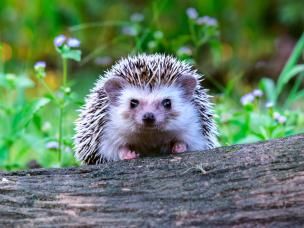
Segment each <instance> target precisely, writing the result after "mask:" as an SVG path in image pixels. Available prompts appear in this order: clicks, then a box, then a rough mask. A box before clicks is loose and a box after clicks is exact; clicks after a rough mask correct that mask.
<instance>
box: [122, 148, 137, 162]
mask: <svg viewBox="0 0 304 228" xmlns="http://www.w3.org/2000/svg"><path fill="white" fill-rule="evenodd" d="M118 154H119V158H120V160H131V159H135V158H138V157H139V154H137V153H136V152H135V151H131V150H130V149H128V148H121V149H120V151H119V153H118Z"/></svg>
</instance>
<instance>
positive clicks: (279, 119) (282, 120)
mask: <svg viewBox="0 0 304 228" xmlns="http://www.w3.org/2000/svg"><path fill="white" fill-rule="evenodd" d="M273 118H274V119H275V120H276V121H277V122H278V123H280V124H284V123H285V122H286V120H287V118H286V117H285V116H283V115H281V114H280V113H278V112H274V113H273Z"/></svg>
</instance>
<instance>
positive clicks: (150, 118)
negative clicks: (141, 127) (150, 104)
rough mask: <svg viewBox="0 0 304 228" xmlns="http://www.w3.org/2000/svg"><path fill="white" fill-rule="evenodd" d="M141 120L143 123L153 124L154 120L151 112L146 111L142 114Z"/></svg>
mask: <svg viewBox="0 0 304 228" xmlns="http://www.w3.org/2000/svg"><path fill="white" fill-rule="evenodd" d="M142 120H143V122H144V123H145V124H153V123H154V122H155V116H154V114H153V113H152V112H147V113H145V114H144V115H143V118H142Z"/></svg>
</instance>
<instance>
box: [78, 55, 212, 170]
mask: <svg viewBox="0 0 304 228" xmlns="http://www.w3.org/2000/svg"><path fill="white" fill-rule="evenodd" d="M202 79H203V76H202V75H200V74H199V73H198V72H197V70H196V69H194V68H193V66H191V65H190V64H188V63H187V62H185V61H180V60H177V59H176V58H174V57H172V56H169V55H164V54H151V55H147V54H137V55H134V56H128V57H126V58H122V59H121V60H120V61H118V62H117V63H116V64H114V65H113V66H112V68H111V69H110V70H108V71H107V72H105V74H104V75H103V76H100V78H99V79H98V80H97V82H96V84H95V86H94V88H93V89H92V90H91V91H90V93H89V95H88V96H87V97H86V100H85V104H84V106H83V107H82V108H81V109H80V115H79V118H78V119H77V121H76V134H75V137H74V141H75V143H74V144H75V157H76V159H78V160H80V161H81V162H82V163H84V164H100V163H105V162H109V161H117V160H128V159H135V158H137V157H141V156H149V155H152V154H169V153H173V154H176V153H182V152H185V151H198V150H205V149H211V148H214V147H216V146H218V141H217V129H216V125H215V122H214V119H213V116H214V114H213V105H212V104H211V102H210V96H209V95H208V94H207V90H206V89H204V88H202V86H201V81H202Z"/></svg>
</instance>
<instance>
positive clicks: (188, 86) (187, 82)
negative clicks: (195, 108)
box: [177, 75, 197, 99]
mask: <svg viewBox="0 0 304 228" xmlns="http://www.w3.org/2000/svg"><path fill="white" fill-rule="evenodd" d="M177 84H178V85H180V87H181V88H182V89H183V90H184V95H185V97H186V98H187V99H191V98H192V96H193V94H194V91H195V88H196V85H197V80H196V78H195V77H193V76H191V75H183V76H181V77H180V78H178V79H177Z"/></svg>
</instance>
